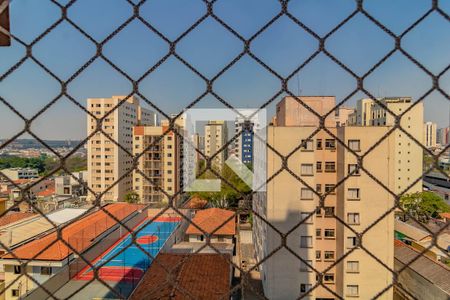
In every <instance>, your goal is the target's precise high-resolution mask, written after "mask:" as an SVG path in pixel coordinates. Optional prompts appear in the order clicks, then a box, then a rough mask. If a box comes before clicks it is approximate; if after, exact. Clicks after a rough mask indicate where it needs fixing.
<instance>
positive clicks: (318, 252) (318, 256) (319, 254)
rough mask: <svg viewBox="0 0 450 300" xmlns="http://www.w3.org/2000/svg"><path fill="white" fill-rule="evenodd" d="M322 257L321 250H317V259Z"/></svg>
mask: <svg viewBox="0 0 450 300" xmlns="http://www.w3.org/2000/svg"><path fill="white" fill-rule="evenodd" d="M320 258H321V252H320V250H316V260H320Z"/></svg>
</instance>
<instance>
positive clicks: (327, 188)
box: [325, 184, 336, 194]
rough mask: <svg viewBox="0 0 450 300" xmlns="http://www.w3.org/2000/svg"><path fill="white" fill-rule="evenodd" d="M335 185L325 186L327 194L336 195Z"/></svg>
mask: <svg viewBox="0 0 450 300" xmlns="http://www.w3.org/2000/svg"><path fill="white" fill-rule="evenodd" d="M335 192H336V191H335V190H334V184H325V193H329V194H334V193H335Z"/></svg>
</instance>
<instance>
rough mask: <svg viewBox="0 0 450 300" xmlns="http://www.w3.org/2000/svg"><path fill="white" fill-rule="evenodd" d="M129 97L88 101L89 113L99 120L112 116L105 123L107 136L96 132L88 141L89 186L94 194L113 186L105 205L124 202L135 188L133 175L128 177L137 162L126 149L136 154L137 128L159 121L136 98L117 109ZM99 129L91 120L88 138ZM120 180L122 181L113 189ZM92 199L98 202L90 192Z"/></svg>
mask: <svg viewBox="0 0 450 300" xmlns="http://www.w3.org/2000/svg"><path fill="white" fill-rule="evenodd" d="M125 98H126V97H125V96H113V97H112V98H90V99H87V110H88V111H89V112H91V113H92V114H93V115H94V116H96V117H97V118H102V117H104V116H106V115H107V114H108V113H109V114H108V115H107V116H106V117H105V119H104V120H103V123H102V130H103V131H104V132H105V134H106V135H105V134H103V133H102V132H96V133H95V134H94V135H93V136H92V137H91V138H90V139H89V140H88V142H87V143H88V144H87V157H88V184H89V187H90V188H91V189H92V190H93V191H94V192H96V193H101V192H103V191H105V190H106V189H108V188H110V187H111V186H112V188H111V189H110V190H108V191H107V192H106V193H105V194H104V195H103V197H102V198H101V200H102V201H105V202H115V201H124V197H125V195H126V194H127V193H128V192H130V191H131V189H132V174H131V173H129V174H127V175H125V174H126V172H128V171H130V170H131V168H132V167H133V160H132V157H131V156H130V155H128V154H127V153H126V152H125V151H124V149H126V150H127V151H128V152H129V153H133V147H132V146H133V127H134V126H136V125H155V122H156V116H155V114H154V113H153V112H152V111H150V110H147V109H145V108H142V107H141V106H140V104H139V99H138V98H136V97H134V96H131V97H129V98H128V99H126V101H124V102H123V103H122V104H121V105H120V106H117V105H118V104H119V103H121V101H123V99H125ZM113 109H114V110H113ZM111 110H113V111H112V112H111ZM96 128H97V121H96V119H94V118H92V117H88V119H87V134H88V136H90V135H91V134H92V133H93V132H94V131H95V130H96ZM111 140H113V141H115V142H117V144H119V145H121V146H122V147H123V148H124V149H121V148H120V147H119V146H117V145H116V144H115V143H114V142H113V141H111ZM122 176H124V177H123V178H122ZM119 179H121V180H120V181H119V182H118V183H117V184H115V185H114V186H113V184H114V183H115V182H116V181H117V180H119ZM88 200H90V201H93V200H95V196H94V195H93V194H92V193H89V194H88Z"/></svg>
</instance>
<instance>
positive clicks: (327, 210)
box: [324, 206, 334, 217]
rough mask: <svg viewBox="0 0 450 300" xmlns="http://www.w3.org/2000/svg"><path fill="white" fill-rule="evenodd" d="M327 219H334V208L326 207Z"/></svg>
mask: <svg viewBox="0 0 450 300" xmlns="http://www.w3.org/2000/svg"><path fill="white" fill-rule="evenodd" d="M324 209H325V217H333V216H334V206H325V207H324Z"/></svg>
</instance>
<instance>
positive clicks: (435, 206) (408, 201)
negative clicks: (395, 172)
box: [400, 192, 450, 223]
mask: <svg viewBox="0 0 450 300" xmlns="http://www.w3.org/2000/svg"><path fill="white" fill-rule="evenodd" d="M400 207H402V209H403V210H404V211H405V213H404V214H403V221H406V220H407V218H408V216H412V217H414V218H415V219H417V220H418V221H420V222H422V223H427V222H428V221H429V220H430V218H436V217H438V216H439V213H441V212H448V211H450V206H449V205H448V204H447V203H445V201H444V200H443V199H442V198H441V197H439V195H437V194H436V193H433V192H417V193H413V194H407V195H404V196H403V197H402V198H401V199H400Z"/></svg>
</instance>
